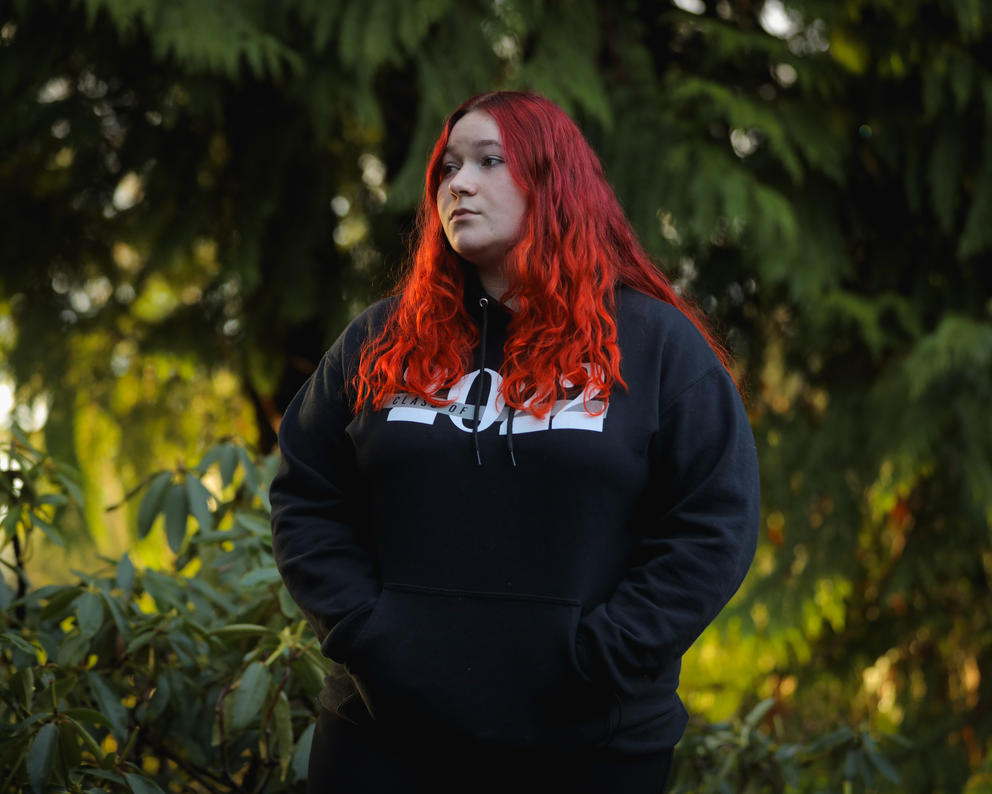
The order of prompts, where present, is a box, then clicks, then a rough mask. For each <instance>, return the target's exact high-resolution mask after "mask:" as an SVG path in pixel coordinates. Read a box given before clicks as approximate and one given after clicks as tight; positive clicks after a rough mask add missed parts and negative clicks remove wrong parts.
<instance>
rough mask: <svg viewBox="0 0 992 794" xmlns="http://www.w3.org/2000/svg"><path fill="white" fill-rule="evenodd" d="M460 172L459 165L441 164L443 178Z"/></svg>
mask: <svg viewBox="0 0 992 794" xmlns="http://www.w3.org/2000/svg"><path fill="white" fill-rule="evenodd" d="M457 170H458V163H441V178H442V179H443V178H444V177H448V176H451V175H452V174H453V173H455V171H457Z"/></svg>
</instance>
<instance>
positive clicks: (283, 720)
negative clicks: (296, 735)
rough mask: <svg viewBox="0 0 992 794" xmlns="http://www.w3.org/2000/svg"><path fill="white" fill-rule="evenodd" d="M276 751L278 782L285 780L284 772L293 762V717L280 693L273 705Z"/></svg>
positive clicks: (283, 693) (284, 697)
mask: <svg viewBox="0 0 992 794" xmlns="http://www.w3.org/2000/svg"><path fill="white" fill-rule="evenodd" d="M274 712H275V721H276V750H277V752H278V754H279V767H280V770H281V772H280V775H279V779H280V780H285V779H286V772H288V771H289V765H290V763H291V762H292V760H293V716H292V713H291V712H290V708H289V698H287V697H286V693H285V692H280V693H279V697H278V698H276V705H275V709H274Z"/></svg>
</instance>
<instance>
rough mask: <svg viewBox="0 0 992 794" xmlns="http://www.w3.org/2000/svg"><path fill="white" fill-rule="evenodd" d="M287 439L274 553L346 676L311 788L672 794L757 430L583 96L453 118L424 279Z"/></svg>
mask: <svg viewBox="0 0 992 794" xmlns="http://www.w3.org/2000/svg"><path fill="white" fill-rule="evenodd" d="M280 446H281V449H282V454H283V463H282V467H281V469H280V471H279V474H278V476H277V477H276V479H275V480H274V482H273V483H272V488H271V502H272V530H273V549H274V552H275V556H276V560H277V562H278V563H279V567H280V570H281V571H282V575H283V578H284V580H285V582H286V585H287V587H288V588H289V591H290V593H291V594H292V596H293V598H294V599H295V600H296V602H297V603H298V604H299V605H300V607H301V608H302V610H303V611H304V613H305V614H306V615H307V617H308V619H309V620H310V622H311V625H312V626H313V628H314V630H315V632H316V633H317V636H318V637H319V639H320V641H321V648H322V650H323V652H324V653H325V655H327V656H328V657H330V658H331V659H333V660H335V661H336V662H338V663H339V664H340V665H341V667H340V668H339V669H340V670H341V671H342V675H340V676H338V677H335V678H333V679H331V680H329V685H328V687H327V688H326V689H325V692H324V693H322V696H321V698H320V703H321V707H322V708H321V714H320V716H319V719H318V724H317V730H316V733H315V738H314V744H313V750H312V753H311V761H310V780H309V785H310V790H311V791H325V790H328V789H332V790H336V791H342V792H393V791H403V792H444V791H452V792H453V791H458V792H477V791H504V790H511V787H512V790H516V791H569V792H608V793H609V794H641V793H642V792H644V793H645V794H646V793H647V792H660V791H662V790H663V788H664V786H665V780H666V778H667V775H668V770H669V766H670V763H671V758H672V748H673V747H674V746H675V744H676V742H677V741H678V740H679V738H680V737H681V735H682V732H683V731H684V729H685V725H686V721H687V715H686V712H685V709H684V708H683V707H682V704H681V701H680V700H679V698H678V696H677V694H676V689H677V685H678V674H679V667H680V661H681V657H682V655H683V653H684V652H685V651H686V649H687V648H688V647H689V646H690V645H691V644H692V642H693V641H694V640H695V639H696V637H697V636H698V635H699V634H700V632H702V630H703V629H704V628H705V627H706V626H707V625H708V624H709V623H710V621H712V619H713V618H714V617H715V616H716V614H717V613H718V612H719V611H720V609H721V608H722V607H723V606H724V604H725V603H726V602H727V600H728V599H729V598H730V597H731V595H733V593H734V592H735V591H736V589H737V588H738V587H739V585H740V583H741V581H742V579H743V577H744V574H745V573H746V571H747V569H748V566H749V565H750V562H751V558H752V556H753V553H754V546H755V540H756V532H757V516H758V481H757V463H756V457H755V451H754V442H753V439H752V437H751V433H750V429H749V426H748V421H747V416H746V414H745V411H744V408H743V405H742V403H741V400H740V398H739V396H738V393H737V389H736V387H735V385H734V382H733V379H732V378H731V376H730V374H729V370H728V357H727V355H726V353H725V352H724V350H723V349H722V348H721V347H720V345H719V344H717V343H716V341H715V339H714V337H713V335H712V333H711V332H710V331H709V329H708V328H707V326H706V323H705V321H704V320H703V319H702V317H701V316H700V315H699V313H698V312H697V311H696V310H695V309H694V308H693V307H692V306H690V305H689V304H688V303H687V302H686V301H685V300H684V299H683V298H682V297H681V296H680V295H679V294H678V293H677V292H676V291H675V290H674V289H673V288H672V286H671V285H670V284H669V282H668V281H667V280H666V279H665V277H664V276H663V275H662V274H661V273H660V272H659V271H658V270H657V269H656V268H655V267H654V265H653V264H652V263H651V261H650V259H649V258H648V256H647V255H646V254H645V252H644V251H643V249H642V248H641V246H640V244H639V243H638V242H637V240H636V238H635V235H634V233H633V231H632V229H631V227H630V224H629V222H628V221H627V219H626V217H625V215H624V213H623V211H622V209H621V208H620V205H619V203H618V202H617V199H616V197H615V196H614V194H613V191H612V190H611V188H610V186H609V185H608V183H607V182H606V179H605V177H604V175H603V172H602V168H601V166H600V163H599V161H598V159H597V157H596V156H595V154H594V153H593V152H592V150H591V149H590V147H589V145H588V144H587V143H586V141H585V139H584V138H583V136H582V134H581V132H580V131H579V129H578V128H577V127H576V125H575V124H574V122H572V120H571V119H570V118H569V117H568V116H567V115H566V114H565V113H564V112H563V111H562V110H561V109H560V108H559V107H557V106H556V105H554V104H553V103H552V102H550V101H548V100H547V99H544V98H543V97H540V96H537V95H534V94H528V93H516V92H494V93H489V94H483V95H480V96H477V97H473V98H472V99H469V100H468V101H466V102H465V103H464V104H463V105H461V106H460V107H459V108H458V109H457V110H456V111H455V112H454V113H453V114H452V115H451V117H450V118H449V119H448V120H447V122H446V124H445V125H444V128H443V131H442V133H441V136H440V138H439V140H438V141H437V144H436V145H435V147H434V151H433V153H432V154H431V157H430V160H429V162H428V166H427V176H426V190H425V192H424V197H423V200H422V201H421V204H420V208H419V213H418V222H417V233H416V235H415V239H414V245H413V249H412V253H411V263H410V267H409V269H408V271H407V273H406V275H405V276H404V278H403V279H402V281H401V282H400V284H399V286H398V287H397V289H396V291H395V294H394V295H393V296H392V297H390V298H387V299H386V300H384V301H380V302H379V303H377V304H375V305H373V306H372V307H371V308H369V309H368V310H367V311H366V312H365V313H364V314H362V315H361V316H360V317H358V318H357V319H356V320H355V321H354V322H352V323H351V325H350V326H349V327H348V328H347V329H346V330H345V331H344V333H343V334H342V335H341V337H340V338H339V339H338V340H337V341H336V342H335V343H334V345H333V346H332V347H331V348H330V350H328V352H327V353H326V354H325V356H324V358H323V360H322V361H321V363H320V366H319V367H318V369H317V371H316V372H315V373H314V374H313V376H312V377H311V378H310V380H309V381H308V382H307V384H306V385H305V386H304V387H303V389H301V391H300V392H299V394H298V395H297V396H296V398H295V399H294V400H293V402H292V404H291V405H290V406H289V408H288V409H287V412H286V414H285V416H284V418H283V422H282V425H281V427H280ZM335 787H336V788H335Z"/></svg>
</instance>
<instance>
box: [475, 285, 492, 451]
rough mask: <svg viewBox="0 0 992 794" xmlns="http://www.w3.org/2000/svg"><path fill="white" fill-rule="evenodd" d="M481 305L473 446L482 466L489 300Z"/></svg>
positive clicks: (481, 302)
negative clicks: (480, 444) (481, 428)
mask: <svg viewBox="0 0 992 794" xmlns="http://www.w3.org/2000/svg"><path fill="white" fill-rule="evenodd" d="M479 305H480V306H481V307H482V344H481V346H480V348H481V349H480V350H479V353H480V356H479V374H478V375H477V376H476V378H475V385H476V389H475V424H473V425H472V444H473V445H474V447H475V462H476V463H477V464H478V465H479V466H481V465H482V453H481V452H480V451H479V425H480V424H482V417H481V416H480V415H479V412H480V410H481V409H482V378H483V377H484V376H485V374H486V337H487V336H489V299H488V298H479Z"/></svg>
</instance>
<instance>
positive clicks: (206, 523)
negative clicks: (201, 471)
mask: <svg viewBox="0 0 992 794" xmlns="http://www.w3.org/2000/svg"><path fill="white" fill-rule="evenodd" d="M212 498H213V495H212V494H211V493H210V491H208V490H207V489H206V487H205V486H204V485H203V483H202V482H200V479H199V478H198V477H196V476H195V475H193V474H187V475H186V501H187V503H188V504H189V511H190V512H191V513H192V514H193V517H194V518H195V519H196V523H197V525H198V526H199V528H200V531H201V532H205V531H207V530H209V529H211V528H212V527H213V523H214V521H213V515H212V514H211V512H210V506H209V501H210V500H211V499H212Z"/></svg>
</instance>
